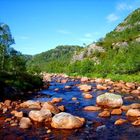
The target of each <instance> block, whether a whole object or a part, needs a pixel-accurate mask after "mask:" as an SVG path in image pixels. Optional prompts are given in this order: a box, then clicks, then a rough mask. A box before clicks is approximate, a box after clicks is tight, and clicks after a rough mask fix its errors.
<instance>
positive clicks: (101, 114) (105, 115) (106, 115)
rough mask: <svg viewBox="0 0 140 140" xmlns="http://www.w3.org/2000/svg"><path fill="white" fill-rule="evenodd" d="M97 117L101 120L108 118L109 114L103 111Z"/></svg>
mask: <svg viewBox="0 0 140 140" xmlns="http://www.w3.org/2000/svg"><path fill="white" fill-rule="evenodd" d="M98 116H99V117H102V118H106V117H110V112H109V111H107V110H105V111H103V112H101V113H99V114H98Z"/></svg>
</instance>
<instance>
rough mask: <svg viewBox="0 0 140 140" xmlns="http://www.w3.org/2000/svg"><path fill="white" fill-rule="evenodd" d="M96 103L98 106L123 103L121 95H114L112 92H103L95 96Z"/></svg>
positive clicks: (114, 105)
mask: <svg viewBox="0 0 140 140" xmlns="http://www.w3.org/2000/svg"><path fill="white" fill-rule="evenodd" d="M96 103H97V104H98V105H100V106H108V107H111V108H115V107H121V106H122V104H123V100H122V97H121V95H116V94H113V93H105V94H102V95H99V96H98V97H97V98H96Z"/></svg>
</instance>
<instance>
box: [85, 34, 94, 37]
mask: <svg viewBox="0 0 140 140" xmlns="http://www.w3.org/2000/svg"><path fill="white" fill-rule="evenodd" d="M84 36H85V37H87V38H90V37H92V36H93V35H92V34H91V33H86V34H85V35H84Z"/></svg>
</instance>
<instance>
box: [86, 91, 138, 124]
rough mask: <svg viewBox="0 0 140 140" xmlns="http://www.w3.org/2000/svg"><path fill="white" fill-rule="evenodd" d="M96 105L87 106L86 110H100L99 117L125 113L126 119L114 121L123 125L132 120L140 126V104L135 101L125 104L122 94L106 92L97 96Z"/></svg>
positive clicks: (132, 122)
mask: <svg viewBox="0 0 140 140" xmlns="http://www.w3.org/2000/svg"><path fill="white" fill-rule="evenodd" d="M96 104H97V105H96V106H86V107H84V110H86V111H100V113H99V114H98V116H99V117H104V118H105V117H111V115H122V113H125V115H126V119H123V118H120V119H118V120H116V121H115V122H114V124H115V125H121V124H124V123H127V122H131V124H132V125H134V126H140V104H139V103H133V104H130V105H123V99H122V96H121V95H116V94H113V93H105V94H102V95H99V96H98V97H97V98H96Z"/></svg>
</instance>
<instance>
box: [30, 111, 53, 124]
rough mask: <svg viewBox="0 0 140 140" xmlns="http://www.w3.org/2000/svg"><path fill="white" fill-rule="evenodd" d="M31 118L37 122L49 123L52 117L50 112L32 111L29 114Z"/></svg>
mask: <svg viewBox="0 0 140 140" xmlns="http://www.w3.org/2000/svg"><path fill="white" fill-rule="evenodd" d="M29 117H30V118H31V119H32V120H33V121H36V122H43V121H44V120H46V121H49V120H50V119H51V117H52V114H51V112H50V110H40V111H39V110H32V111H30V112H29Z"/></svg>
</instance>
